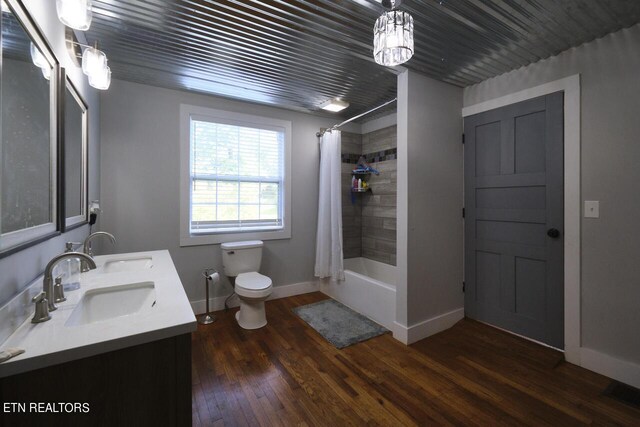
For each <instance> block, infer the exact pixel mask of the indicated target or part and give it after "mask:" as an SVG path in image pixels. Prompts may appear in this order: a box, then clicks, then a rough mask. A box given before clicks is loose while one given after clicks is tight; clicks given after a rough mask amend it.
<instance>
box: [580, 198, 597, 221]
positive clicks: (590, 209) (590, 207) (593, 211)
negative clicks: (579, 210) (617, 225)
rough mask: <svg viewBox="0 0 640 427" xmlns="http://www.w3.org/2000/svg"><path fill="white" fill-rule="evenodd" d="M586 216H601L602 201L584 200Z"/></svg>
mask: <svg viewBox="0 0 640 427" xmlns="http://www.w3.org/2000/svg"><path fill="white" fill-rule="evenodd" d="M584 217H585V218H600V202H599V201H597V200H585V201H584Z"/></svg>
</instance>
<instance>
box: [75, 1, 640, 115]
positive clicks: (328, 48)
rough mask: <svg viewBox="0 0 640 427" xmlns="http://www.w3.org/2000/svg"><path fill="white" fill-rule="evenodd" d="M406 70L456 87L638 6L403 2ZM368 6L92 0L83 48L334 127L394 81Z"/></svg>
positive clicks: (390, 93) (580, 36)
mask: <svg viewBox="0 0 640 427" xmlns="http://www.w3.org/2000/svg"><path fill="white" fill-rule="evenodd" d="M401 8H402V9H404V10H407V11H409V12H410V13H411V14H412V15H413V17H414V21H415V55H414V57H413V58H412V59H411V60H410V61H409V62H408V63H406V64H405V66H406V67H407V68H410V69H412V70H415V71H418V72H421V73H423V74H426V75H428V76H430V77H433V78H435V79H438V80H442V81H445V82H448V83H451V84H454V85H457V86H467V85H470V84H473V83H477V82H479V81H482V80H484V79H487V78H489V77H493V76H496V75H499V74H502V73H504V72H506V71H510V70H513V69H515V68H518V67H521V66H523V65H527V64H530V63H532V62H535V61H538V60H540V59H542V58H546V57H549V56H552V55H555V54H557V53H559V52H561V51H563V50H566V49H568V48H570V47H573V46H578V45H580V44H582V43H585V42H587V41H590V40H593V39H595V38H598V37H602V36H604V35H605V34H608V33H610V32H613V31H617V30H619V29H621V28H624V27H629V26H631V25H634V24H636V23H638V22H639V21H640V1H638V0H597V1H595V0H562V1H558V0H506V1H498V0H450V1H447V0H443V1H436V0H427V1H416V0H414V1H411V0H406V1H405V2H404V4H403V5H402V7H401ZM382 11H383V8H382V7H381V6H380V4H379V3H378V2H377V1H375V0H299V1H294V0H273V1H255V0H229V1H211V0H94V21H93V23H92V25H91V28H90V30H89V31H88V33H87V39H88V41H89V42H91V43H93V42H94V41H96V40H97V41H98V42H99V44H100V47H101V49H103V50H104V51H105V52H106V53H107V55H108V56H109V65H110V66H111V69H112V71H113V76H114V78H117V79H123V80H130V81H134V82H140V83H145V84H151V85H157V86H163V87H169V88H178V89H187V90H194V91H199V92H204V93H211V94H215V95H220V96H225V97H231V98H237V99H243V100H247V101H254V102H260V103H266V104H273V105H277V106H281V107H285V108H291V109H296V110H304V111H317V110H318V106H319V105H320V104H321V103H322V102H324V101H326V100H327V99H330V98H333V97H342V98H343V99H345V100H347V101H348V102H350V103H351V107H349V108H348V109H347V110H345V111H344V112H343V114H342V116H352V115H355V114H358V113H360V112H362V111H364V110H366V109H367V108H369V107H372V106H375V105H377V104H380V103H382V102H383V101H385V100H388V99H391V98H393V97H394V96H395V92H396V76H395V75H396V74H397V73H398V70H394V69H390V68H385V67H382V66H379V65H377V64H376V63H375V62H374V61H373V58H372V37H373V35H372V28H373V23H374V22H375V20H376V18H377V17H378V16H379V15H380V13H381V12H382Z"/></svg>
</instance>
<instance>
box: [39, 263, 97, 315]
mask: <svg viewBox="0 0 640 427" xmlns="http://www.w3.org/2000/svg"><path fill="white" fill-rule="evenodd" d="M67 258H79V259H80V260H81V261H83V262H85V263H86V264H87V270H93V269H94V268H96V263H95V261H94V260H93V258H91V257H90V256H89V255H87V254H83V253H82V252H65V253H62V254H60V255H56V256H55V257H53V259H51V261H49V264H47V267H46V268H45V269H44V280H43V281H42V292H44V298H46V300H47V304H48V307H49V311H54V310H56V309H57V308H58V307H56V303H55V301H54V295H53V274H52V272H53V268H54V267H55V266H56V265H57V264H58V263H59V262H60V261H62V260H65V259H67Z"/></svg>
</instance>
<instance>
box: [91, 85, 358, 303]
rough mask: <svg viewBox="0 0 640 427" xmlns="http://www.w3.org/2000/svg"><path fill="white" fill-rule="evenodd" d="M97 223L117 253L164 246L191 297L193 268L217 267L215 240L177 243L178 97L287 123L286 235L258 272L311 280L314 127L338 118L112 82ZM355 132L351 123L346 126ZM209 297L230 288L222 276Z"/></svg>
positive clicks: (285, 281)
mask: <svg viewBox="0 0 640 427" xmlns="http://www.w3.org/2000/svg"><path fill="white" fill-rule="evenodd" d="M101 102H102V104H101V111H102V115H101V123H102V136H101V138H102V145H101V162H102V205H103V208H104V215H103V229H104V230H107V231H110V232H113V233H114V234H115V236H116V238H117V239H118V244H117V246H116V248H115V250H116V251H117V252H133V251H145V250H156V249H169V251H170V253H171V256H172V258H173V261H174V263H175V265H176V268H177V270H178V273H179V275H180V279H181V280H182V283H183V285H184V287H185V289H186V292H187V295H188V297H189V299H190V300H191V301H198V300H203V299H204V285H203V281H202V276H201V272H202V270H203V269H204V268H208V267H213V268H217V269H218V270H220V271H221V270H222V263H221V252H220V245H205V246H190V247H180V246H179V221H180V214H179V202H180V201H179V195H180V191H179V183H180V163H179V162H180V156H179V123H180V117H179V108H180V104H181V103H185V104H191V105H198V106H204V107H211V108H217V109H223V110H228V111H236V112H241V113H247V114H253V115H262V116H266V117H273V118H277V119H282V120H290V121H291V122H292V132H293V135H292V144H293V146H292V162H291V165H292V171H291V173H292V178H293V181H292V206H291V212H292V216H293V219H292V237H291V239H284V240H267V241H265V248H264V253H263V261H262V269H261V272H262V273H264V274H266V275H268V276H270V277H271V279H272V280H273V283H274V286H281V285H289V284H294V283H300V282H305V281H310V280H314V277H313V267H314V262H315V241H316V222H317V221H316V220H317V211H318V209H317V207H318V183H317V181H318V166H319V146H318V139H317V137H316V136H315V134H316V132H318V130H320V128H326V127H330V126H332V125H334V124H335V122H336V121H339V120H338V119H337V118H326V117H320V116H314V115H310V114H303V113H297V112H292V111H287V110H282V109H278V108H273V107H266V106H261V105H257V104H249V103H244V102H238V101H231V100H226V99H222V98H216V97H213V96H206V95H200V94H195V93H190V92H182V91H175V90H169V89H162V88H157V87H151V86H146V85H140V84H135V83H129V82H124V81H119V80H114V81H113V82H112V84H111V88H110V89H109V91H108V92H105V93H104V94H103V95H102V98H101ZM345 130H352V131H353V130H355V131H356V132H359V130H360V128H359V126H355V127H351V128H347V129H345ZM224 282H225V283H224V284H223V286H220V287H219V288H218V289H216V290H215V291H214V293H213V296H219V295H226V294H228V293H229V292H230V291H231V288H230V287H229V285H228V282H227V281H226V280H224Z"/></svg>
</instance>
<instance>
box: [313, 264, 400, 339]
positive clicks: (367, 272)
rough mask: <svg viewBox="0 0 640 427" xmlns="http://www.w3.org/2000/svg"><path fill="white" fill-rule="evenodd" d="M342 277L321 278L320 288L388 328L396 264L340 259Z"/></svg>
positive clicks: (393, 306)
mask: <svg viewBox="0 0 640 427" xmlns="http://www.w3.org/2000/svg"><path fill="white" fill-rule="evenodd" d="M344 276H345V280H344V281H339V282H335V281H333V280H331V281H329V280H325V281H323V282H322V283H321V285H320V290H321V291H322V292H323V293H325V294H326V295H329V296H330V297H331V298H333V299H335V300H337V301H340V302H341V303H342V304H344V305H346V306H347V307H350V308H352V309H353V310H355V311H357V312H358V313H360V314H362V315H364V316H367V317H368V318H370V319H371V320H373V321H375V322H377V323H379V324H381V325H382V326H384V327H385V328H387V329H389V330H393V326H394V325H393V322H394V321H395V318H396V280H397V279H396V267H395V266H393V265H388V264H384V263H382V262H378V261H374V260H371V259H368V258H349V259H345V260H344Z"/></svg>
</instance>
